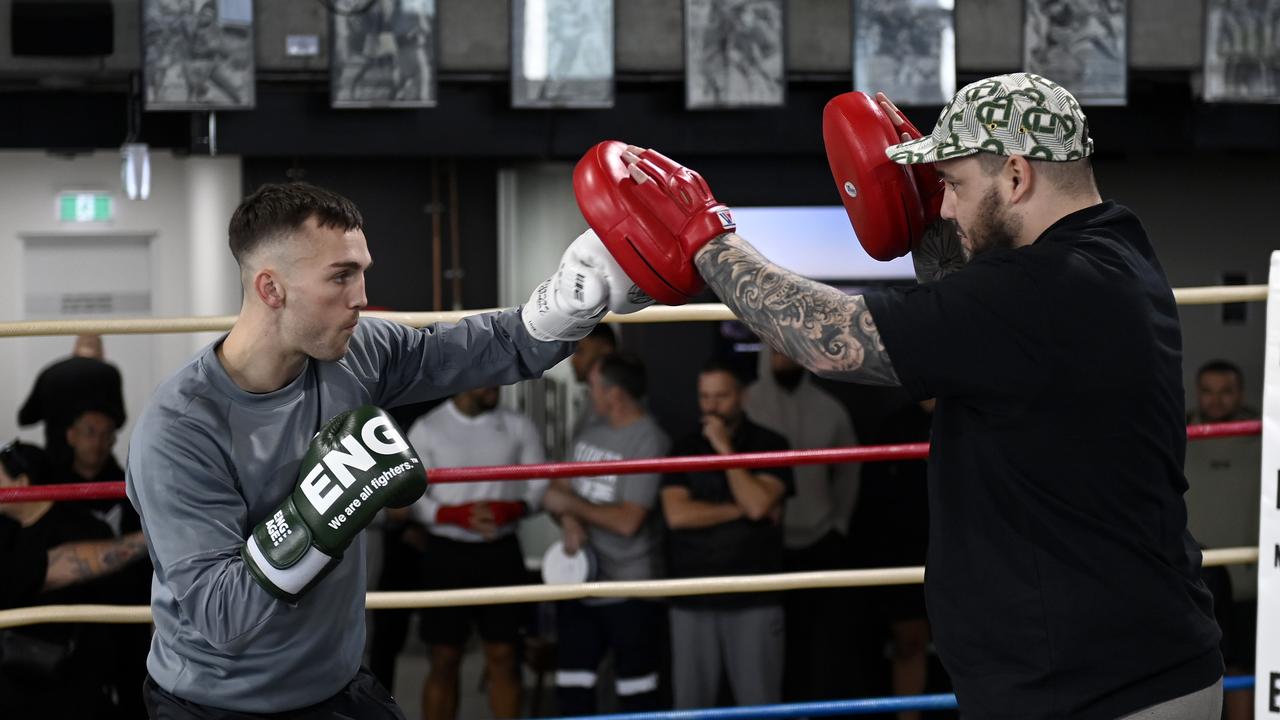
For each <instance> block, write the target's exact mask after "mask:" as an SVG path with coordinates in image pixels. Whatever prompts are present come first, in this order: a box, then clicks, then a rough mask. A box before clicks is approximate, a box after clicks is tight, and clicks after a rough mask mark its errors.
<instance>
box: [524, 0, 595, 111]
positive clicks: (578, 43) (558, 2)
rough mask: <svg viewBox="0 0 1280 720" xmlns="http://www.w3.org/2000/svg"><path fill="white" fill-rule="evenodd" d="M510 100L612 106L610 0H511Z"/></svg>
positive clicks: (553, 105) (530, 103)
mask: <svg viewBox="0 0 1280 720" xmlns="http://www.w3.org/2000/svg"><path fill="white" fill-rule="evenodd" d="M511 105H512V107H518V108H607V107H613V2H612V0H593V1H592V2H582V0H512V2H511Z"/></svg>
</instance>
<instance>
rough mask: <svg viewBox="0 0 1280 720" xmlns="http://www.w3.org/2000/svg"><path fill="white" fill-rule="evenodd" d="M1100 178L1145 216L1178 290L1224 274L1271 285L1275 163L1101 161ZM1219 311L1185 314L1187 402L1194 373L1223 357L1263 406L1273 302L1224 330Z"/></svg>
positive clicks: (1279, 238)
mask: <svg viewBox="0 0 1280 720" xmlns="http://www.w3.org/2000/svg"><path fill="white" fill-rule="evenodd" d="M1097 175H1098V183H1099V186H1100V188H1101V190H1102V195H1103V197H1106V198H1113V199H1115V200H1116V201H1117V202H1119V203H1121V204H1123V205H1126V206H1128V207H1130V208H1132V209H1133V210H1134V211H1135V212H1137V213H1138V216H1139V217H1140V218H1142V221H1143V224H1144V225H1145V226H1146V228H1147V233H1148V235H1149V236H1150V237H1151V241H1152V243H1153V244H1154V245H1155V248H1156V253H1157V254H1158V255H1159V257H1160V261H1161V263H1162V264H1163V265H1164V269H1165V273H1166V274H1167V275H1168V276H1169V282H1170V284H1171V285H1173V286H1174V287H1193V286H1199V285H1218V284H1220V283H1221V277H1222V273H1224V272H1246V273H1248V275H1249V283H1250V284H1255V285H1259V284H1261V285H1265V284H1266V282H1267V269H1268V268H1269V267H1270V256H1271V251H1272V250H1276V249H1280V233H1278V232H1277V224H1276V221H1275V210H1274V208H1272V207H1271V206H1270V204H1269V203H1270V201H1271V199H1272V198H1271V195H1272V193H1269V192H1267V191H1265V190H1264V188H1274V187H1275V178H1274V176H1273V175H1274V173H1273V170H1272V167H1271V163H1268V162H1265V161H1264V162H1257V161H1255V160H1253V159H1251V158H1245V157H1240V156H1238V155H1237V156H1233V155H1229V154H1226V153H1218V154H1216V155H1207V154H1204V153H1201V154H1199V155H1196V156H1191V157H1168V156H1161V157H1149V156H1133V157H1129V158H1126V159H1125V160H1123V161H1111V162H1104V163H1099V164H1098V165H1097ZM1259 199H1261V202H1260V201H1259ZM1221 310H1222V306H1221V305H1204V306H1189V305H1184V306H1182V307H1181V308H1180V315H1181V318H1182V347H1183V363H1182V365H1183V377H1184V384H1185V386H1186V389H1187V397H1188V402H1194V395H1193V394H1192V393H1193V390H1194V380H1195V371H1196V369H1197V368H1198V367H1199V366H1200V365H1202V364H1203V363H1204V362H1205V361H1207V360H1211V359H1214V358H1224V359H1227V360H1231V361H1233V362H1235V363H1236V364H1238V365H1240V367H1241V369H1242V370H1243V371H1244V375H1245V396H1246V398H1247V400H1246V401H1247V402H1248V403H1249V404H1250V405H1252V406H1253V407H1254V408H1256V409H1261V407H1262V370H1263V362H1264V361H1263V350H1264V332H1265V329H1266V328H1265V323H1266V313H1265V310H1266V305H1265V303H1260V302H1257V303H1250V304H1249V306H1248V322H1247V323H1246V324H1244V325H1223V324H1222V322H1221V319H1220V318H1221Z"/></svg>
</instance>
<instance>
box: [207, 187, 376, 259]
mask: <svg viewBox="0 0 1280 720" xmlns="http://www.w3.org/2000/svg"><path fill="white" fill-rule="evenodd" d="M312 217H314V218H315V219H316V223H317V224H318V225H320V227H326V228H339V229H341V230H342V231H343V232H346V231H349V230H355V229H358V228H361V227H363V226H364V218H362V217H361V216H360V210H359V209H358V208H356V205H355V203H353V202H351V201H350V200H348V199H347V198H345V197H343V196H341V195H339V194H338V193H336V192H333V191H332V190H325V189H324V188H321V187H316V186H315V185H311V184H310V183H303V182H294V183H268V184H266V185H263V186H262V187H259V188H258V189H257V190H256V191H254V193H253V194H252V195H250V196H249V197H247V198H245V199H244V200H242V201H241V202H240V206H239V207H237V208H236V211H235V212H234V213H232V215H231V224H230V226H229V227H228V229H227V235H228V237H229V244H230V246H231V254H232V255H234V256H235V259H236V263H238V264H239V265H240V266H241V267H244V260H245V258H247V257H248V256H249V255H251V254H253V252H254V250H257V249H258V248H259V247H261V246H262V244H263V243H264V242H266V241H269V240H271V239H273V238H276V237H279V236H280V235H283V234H284V233H288V232H292V231H294V230H297V229H298V228H300V227H302V226H303V224H305V223H306V222H307V219H308V218H312Z"/></svg>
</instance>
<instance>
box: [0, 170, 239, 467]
mask: <svg viewBox="0 0 1280 720" xmlns="http://www.w3.org/2000/svg"><path fill="white" fill-rule="evenodd" d="M151 173H152V174H151V196H150V198H149V199H147V200H145V201H130V200H127V199H125V197H124V195H123V191H122V187H121V180H120V157H119V154H118V153H116V152H111V151H102V152H97V153H94V154H93V155H91V156H77V157H74V158H70V159H67V158H58V157H52V156H49V155H46V154H45V153H43V152H0V320H2V321H12V320H23V319H26V318H25V312H26V310H25V306H24V298H25V297H26V295H27V293H28V291H29V290H33V289H35V288H30V287H29V285H30V284H31V283H30V282H29V279H28V278H26V277H24V271H23V268H24V264H25V263H26V262H27V261H28V260H29V259H30V258H28V257H24V252H25V250H24V248H25V247H26V244H27V243H29V242H32V241H33V240H32V239H33V238H34V239H36V241H40V240H43V239H45V238H49V237H54V236H74V237H78V238H80V239H81V240H82V242H80V243H73V244H78V245H80V246H81V247H82V248H83V246H84V244H85V242H97V241H99V240H100V241H102V242H111V241H112V240H113V238H124V237H142V238H147V247H148V250H147V254H146V258H147V261H148V262H147V268H146V269H147V270H149V274H150V288H151V314H152V315H154V316H183V315H188V314H234V313H235V312H236V311H237V310H238V308H239V302H240V296H239V280H238V275H237V273H236V270H235V265H234V262H233V261H232V260H231V257H230V253H229V252H228V251H227V249H226V225H227V220H228V219H229V218H230V215H231V211H232V210H234V208H235V205H236V203H237V202H238V201H239V197H240V161H239V159H238V158H190V157H187V158H178V157H174V156H173V155H171V154H170V153H167V152H157V153H153V154H152V157H151ZM63 190H101V191H107V192H111V193H113V194H114V196H115V198H114V199H115V217H114V219H113V221H111V222H109V223H101V224H91V225H77V224H67V223H61V222H59V221H58V219H57V214H56V212H55V198H56V196H57V194H58V192H60V191H63ZM95 239H96V240H95ZM70 270H75V271H79V272H84V271H85V270H86V269H85V268H71V269H70ZM93 270H94V269H93V268H90V269H89V271H90V272H92V271H93ZM103 272H106V270H105V269H104V270H103ZM142 272H143V270H141V269H140V270H139V273H140V274H142ZM82 277H83V276H82ZM107 280H108V281H109V279H107ZM140 282H145V279H143V280H141V281H140ZM80 317H92V316H80ZM204 342H207V339H205V338H204V337H197V336H194V335H191V334H172V335H152V336H106V337H105V338H104V345H105V348H106V354H107V358H108V359H111V358H112V348H113V346H114V347H115V348H116V349H117V355H118V356H121V355H124V356H129V355H131V354H133V353H137V352H142V351H145V352H146V353H147V355H146V357H147V359H148V362H146V363H136V364H135V363H122V366H121V368H120V369H121V372H122V374H123V376H124V383H125V401H126V410H127V412H128V414H129V423H128V424H127V425H126V427H125V432H123V433H121V437H120V441H119V443H118V445H117V448H116V450H117V457H118V458H119V459H120V460H121V461H122V462H123V461H124V459H125V450H126V448H127V439H128V431H129V430H130V429H131V428H132V425H133V421H134V420H136V418H137V417H138V415H139V414H140V413H141V412H142V409H143V405H144V403H145V402H146V399H147V397H149V395H150V393H151V390H152V389H153V388H154V387H155V385H156V384H158V383H159V382H160V381H161V380H163V379H164V378H165V377H167V376H168V375H169V374H170V373H172V372H173V371H174V370H176V369H177V368H178V367H180V366H181V365H182V364H183V363H184V362H186V360H187V359H188V358H189V357H190V355H191V354H192V353H193V351H194V349H195V348H196V347H198V346H199V345H200V344H203V343H204ZM71 345H72V338H70V337H61V338H53V339H48V338H0V346H3V348H4V352H0V378H4V379H5V380H4V381H3V382H0V437H13V436H15V434H19V433H18V428H17V409H18V407H19V406H20V405H21V404H22V402H23V401H24V400H25V399H26V395H27V393H28V391H29V390H30V388H31V385H32V382H33V381H34V379H35V377H36V374H37V373H38V372H39V371H40V369H41V367H43V365H45V364H47V363H48V362H51V361H53V360H56V359H58V358H59V357H63V356H65V355H67V354H68V353H69V352H70V350H71ZM118 359H119V358H118ZM21 436H22V437H24V438H27V439H30V440H33V441H38V442H40V441H42V438H43V432H42V430H41V429H40V427H39V426H36V427H34V428H31V429H28V430H25V431H23V432H21Z"/></svg>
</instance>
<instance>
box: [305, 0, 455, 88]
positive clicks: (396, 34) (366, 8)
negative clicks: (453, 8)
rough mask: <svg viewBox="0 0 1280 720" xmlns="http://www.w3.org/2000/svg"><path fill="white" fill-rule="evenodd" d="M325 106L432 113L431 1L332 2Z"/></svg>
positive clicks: (433, 24)
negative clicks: (418, 109)
mask: <svg viewBox="0 0 1280 720" xmlns="http://www.w3.org/2000/svg"><path fill="white" fill-rule="evenodd" d="M331 1H332V3H333V11H332V12H331V13H330V18H331V22H332V25H331V29H332V32H331V33H330V35H329V37H330V41H329V42H330V47H329V58H330V61H329V104H330V105H331V106H332V107H335V108H397V107H402V108H403V107H434V106H435V104H436V73H437V68H436V2H435V0H331Z"/></svg>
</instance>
